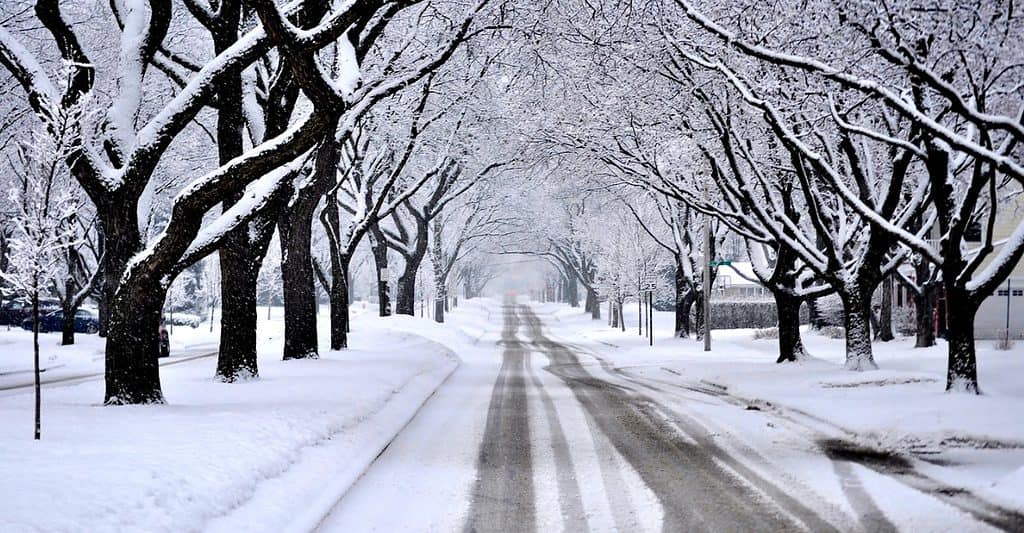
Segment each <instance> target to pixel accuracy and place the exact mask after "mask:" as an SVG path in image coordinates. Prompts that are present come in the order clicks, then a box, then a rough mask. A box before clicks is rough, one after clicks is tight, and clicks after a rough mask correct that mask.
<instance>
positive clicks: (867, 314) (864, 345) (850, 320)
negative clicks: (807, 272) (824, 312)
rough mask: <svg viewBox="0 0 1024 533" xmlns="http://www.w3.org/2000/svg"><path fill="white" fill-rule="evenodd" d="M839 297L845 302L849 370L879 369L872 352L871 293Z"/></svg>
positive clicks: (845, 294) (843, 293) (862, 292)
mask: <svg viewBox="0 0 1024 533" xmlns="http://www.w3.org/2000/svg"><path fill="white" fill-rule="evenodd" d="M839 297H840V298H841V299H842V300H843V326H844V327H845V328H846V368H847V370H875V369H877V368H878V365H877V364H875V359H874V356H873V354H872V351H871V308H870V306H871V291H870V290H854V291H850V292H840V293H839Z"/></svg>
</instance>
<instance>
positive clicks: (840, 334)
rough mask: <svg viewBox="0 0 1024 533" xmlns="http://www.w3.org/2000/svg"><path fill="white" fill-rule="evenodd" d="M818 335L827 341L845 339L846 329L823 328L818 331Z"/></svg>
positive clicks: (838, 327) (837, 327) (835, 327)
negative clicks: (827, 339)
mask: <svg viewBox="0 0 1024 533" xmlns="http://www.w3.org/2000/svg"><path fill="white" fill-rule="evenodd" d="M818 334H819V335H821V336H822V337H826V338H829V339H844V338H846V328H844V327H843V326H825V327H823V328H821V329H819V330H818Z"/></svg>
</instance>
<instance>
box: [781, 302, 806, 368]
mask: <svg viewBox="0 0 1024 533" xmlns="http://www.w3.org/2000/svg"><path fill="white" fill-rule="evenodd" d="M774 296H775V307H776V310H777V312H778V316H779V358H778V359H777V360H776V361H775V362H776V363H784V362H787V361H789V362H793V361H799V360H800V359H802V358H803V357H804V355H805V352H804V343H803V341H802V340H801V339H800V303H801V300H800V298H798V297H796V296H791V295H789V294H786V293H785V292H782V291H776V292H775V293H774Z"/></svg>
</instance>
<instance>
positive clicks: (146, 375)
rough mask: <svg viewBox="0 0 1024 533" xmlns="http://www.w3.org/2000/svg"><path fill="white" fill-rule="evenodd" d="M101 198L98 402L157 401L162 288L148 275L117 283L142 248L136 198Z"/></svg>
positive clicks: (160, 396) (159, 395)
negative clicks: (101, 380)
mask: <svg viewBox="0 0 1024 533" xmlns="http://www.w3.org/2000/svg"><path fill="white" fill-rule="evenodd" d="M106 199H107V201H108V202H109V203H110V205H103V206H102V207H101V206H97V212H98V213H99V216H100V223H101V226H102V231H103V235H104V255H103V270H104V278H103V282H104V283H103V292H104V297H105V298H106V299H107V304H108V312H109V315H108V331H107V342H106V350H105V365H106V372H105V388H106V390H105V392H104V403H105V404H107V405H123V404H145V403H163V402H164V396H163V391H162V390H161V387H160V373H159V368H158V366H157V358H158V356H159V342H160V341H159V329H160V314H161V309H162V308H163V302H164V297H165V294H166V290H165V289H164V288H163V287H162V286H161V285H160V283H158V282H155V281H153V280H152V279H145V280H139V281H137V282H134V283H130V282H127V281H126V282H125V283H124V284H120V283H119V282H120V280H121V279H122V277H123V276H124V273H125V267H126V266H127V264H128V261H129V260H130V259H131V257H132V256H134V255H135V254H136V253H138V251H139V250H140V249H141V247H142V245H141V238H140V235H139V227H138V221H137V220H136V212H137V209H138V208H137V205H138V203H137V196H135V195H133V194H118V193H115V194H111V195H109V196H107V197H106ZM151 277H152V276H150V278H151Z"/></svg>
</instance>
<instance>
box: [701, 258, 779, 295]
mask: <svg viewBox="0 0 1024 533" xmlns="http://www.w3.org/2000/svg"><path fill="white" fill-rule="evenodd" d="M733 269H735V270H733ZM737 270H738V271H739V274H737V273H736V271H737ZM740 274H742V275H740ZM756 280H757V276H755V275H754V268H753V266H752V265H751V264H750V263H748V262H745V261H733V263H732V267H728V266H722V267H718V275H717V276H715V283H714V285H712V287H711V290H712V298H725V299H737V300H763V299H766V298H769V297H771V293H769V292H768V290H767V289H765V288H764V287H763V286H762V285H761V284H760V283H758V282H757V281H756Z"/></svg>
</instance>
